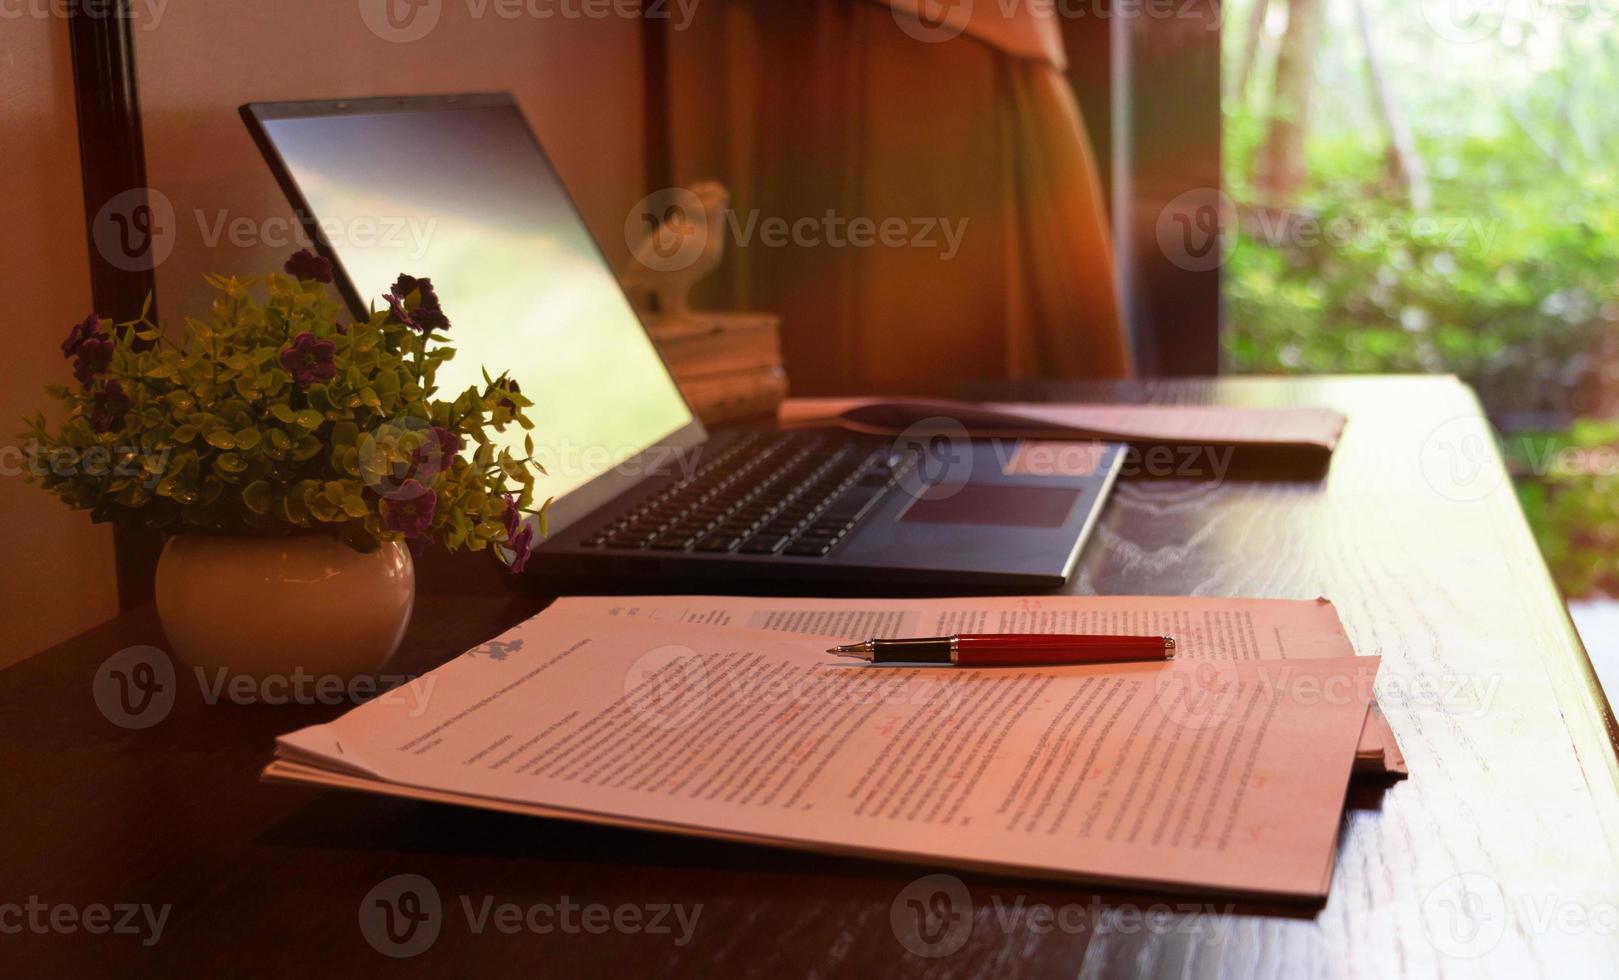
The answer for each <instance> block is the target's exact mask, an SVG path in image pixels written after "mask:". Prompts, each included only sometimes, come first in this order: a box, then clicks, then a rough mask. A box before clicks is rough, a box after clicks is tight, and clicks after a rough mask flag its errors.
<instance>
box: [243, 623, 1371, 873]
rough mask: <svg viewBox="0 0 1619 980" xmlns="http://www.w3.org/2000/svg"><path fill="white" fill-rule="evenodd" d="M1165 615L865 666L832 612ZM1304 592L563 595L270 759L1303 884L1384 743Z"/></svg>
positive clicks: (861, 629)
mask: <svg viewBox="0 0 1619 980" xmlns="http://www.w3.org/2000/svg"><path fill="white" fill-rule="evenodd" d="M1018 631H1046V632H1112V633H1139V634H1158V633H1169V634H1172V635H1174V636H1175V637H1176V639H1177V642H1178V645H1179V652H1180V656H1179V658H1178V659H1177V660H1175V661H1172V662H1168V663H1137V664H1116V665H1099V666H1074V667H1055V668H1002V669H993V670H983V669H980V670H969V669H956V668H947V667H945V668H892V667H873V666H870V665H863V664H850V663H848V662H847V661H837V660H835V659H834V658H831V657H829V656H828V655H827V654H826V652H825V647H826V646H827V638H828V637H832V638H837V639H839V640H850V639H863V638H866V637H869V636H882V635H902V634H903V635H929V634H945V633H952V632H1018ZM1377 665H1378V661H1377V659H1376V658H1370V657H1355V656H1354V655H1353V651H1352V650H1350V649H1349V646H1348V642H1347V640H1346V639H1345V638H1344V635H1343V630H1342V628H1341V626H1340V625H1339V624H1338V620H1337V616H1336V614H1335V613H1334V612H1333V611H1332V607H1331V606H1330V604H1327V603H1325V602H1279V601H1263V600H1225V599H1141V598H1129V599H1126V598H1052V597H1041V598H1028V599H951V600H918V601H894V600H872V601H843V600H821V599H790V600H789V599H737V598H714V597H702V598H698V597H669V598H634V599H625V598H582V599H566V600H561V601H559V602H558V603H557V604H556V605H555V606H553V607H552V609H550V610H548V611H547V612H545V613H543V614H541V615H540V616H537V617H535V618H534V619H532V620H530V621H528V622H527V623H524V624H523V625H521V626H519V627H517V628H516V629H513V630H511V631H509V632H508V633H506V634H504V635H503V636H501V637H498V638H497V639H495V640H493V641H491V642H490V643H487V644H484V645H483V646H481V647H478V648H477V649H474V650H472V651H469V652H468V653H466V654H464V655H463V656H461V657H459V658H457V659H455V660H454V661H451V662H450V663H448V664H446V665H445V666H444V667H441V668H440V669H438V670H436V671H434V672H432V673H431V674H428V675H425V676H424V677H421V678H418V679H416V680H415V681H413V682H412V683H411V684H410V685H409V686H408V687H407V688H406V689H402V690H400V691H395V692H393V693H391V694H390V695H388V696H385V697H383V698H379V699H378V700H376V701H373V702H371V703H369V704H366V705H363V706H361V707H359V708H357V709H355V710H354V711H351V712H349V713H348V714H347V715H345V716H344V717H342V718H340V719H338V720H337V721H335V722H333V723H331V724H327V725H319V726H315V727H312V728H307V729H304V730H302V731H299V732H295V733H293V734H291V735H288V736H285V737H284V738H282V739H281V740H280V741H279V743H278V746H277V759H276V761H275V762H273V763H272V764H271V765H270V767H269V768H268V769H267V770H266V776H267V777H269V778H272V779H280V780H289V781H294V782H299V783H306V784H314V785H322V786H334V787H347V788H354V789H363V790H368V791H372V792H379V793H388V794H393V795H400V796H407V797H414V798H420V799H429V800H439V801H447V802H456V803H462V804H466V805H470V806H480V807H488V808H492V809H499V810H508V811H515V812H522V813H531V814H535V815H540V816H548V817H559V818H567V819H576V820H585V821H592V822H599V823H606V824H613V825H620V826H630V827H638V828H646V829H654V830H664V831H670V832H675V833H683V834H695V835H701V836H711V837H719V838H724V839H731V840H740V841H748V842H754V843H762V844H773V845H780V846H788V847H797V848H805V849H810V850H818V851H826V852H835V853H848V854H859V855H867V856H874V857H884V858H892V859H902V860H908V861H916V862H924V863H929V864H948V865H953V866H963V867H975V868H984V869H990V870H995V871H1000V872H1011V873H1022V874H1033V875H1040V876H1059V877H1075V878H1082V879H1085V880H1091V881H1102V882H1114V883H1121V884H1131V885H1140V886H1149V887H1162V888H1172V889H1188V888H1191V889H1212V890H1218V891H1221V892H1226V893H1239V894H1267V895H1279V896H1290V897H1299V898H1319V897H1322V896H1324V895H1325V894H1326V889H1327V885H1328V882H1329V881H1330V876H1331V870H1332V860H1333V856H1334V853H1335V846H1336V839H1337V835H1338V827H1339V823H1340V818H1341V812H1342V807H1343V801H1344V795H1345V792H1346V788H1347V784H1348V781H1349V776H1350V771H1351V768H1352V766H1354V765H1355V764H1356V761H1357V759H1358V758H1364V759H1371V758H1373V753H1374V752H1375V753H1376V757H1377V758H1379V759H1381V760H1383V765H1384V766H1386V767H1389V768H1394V767H1395V765H1396V764H1397V763H1398V762H1399V760H1398V750H1397V749H1396V748H1395V747H1394V743H1393V737H1392V733H1391V732H1389V731H1388V728H1387V725H1386V723H1384V722H1382V720H1381V715H1380V714H1373V713H1370V711H1369V709H1370V708H1371V706H1372V699H1371V689H1372V682H1373V679H1374V678H1375V675H1376V670H1377Z"/></svg>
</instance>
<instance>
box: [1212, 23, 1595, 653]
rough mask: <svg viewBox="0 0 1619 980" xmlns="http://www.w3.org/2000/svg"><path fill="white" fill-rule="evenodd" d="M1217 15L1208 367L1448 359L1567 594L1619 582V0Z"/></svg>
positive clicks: (1289, 369) (1442, 366)
mask: <svg viewBox="0 0 1619 980" xmlns="http://www.w3.org/2000/svg"><path fill="white" fill-rule="evenodd" d="M1224 21H1225V31H1224V35H1223V38H1222V47H1223V51H1222V75H1223V88H1224V93H1223V94H1224V113H1223V115H1224V123H1225V133H1224V140H1225V142H1224V149H1225V154H1224V159H1223V167H1224V186H1225V190H1226V193H1227V194H1228V195H1229V197H1230V202H1229V203H1228V207H1230V208H1232V209H1233V210H1234V218H1235V221H1234V226H1235V228H1236V229H1237V233H1236V234H1235V235H1234V236H1233V240H1232V241H1231V242H1230V243H1228V246H1227V247H1228V248H1229V249H1230V254H1229V258H1228V261H1227V264H1226V266H1225V269H1224V272H1225V276H1224V280H1223V284H1222V289H1223V293H1224V300H1225V304H1226V308H1225V317H1224V321H1223V322H1224V328H1223V332H1222V348H1223V357H1224V363H1225V366H1226V369H1227V370H1229V371H1230V372H1233V373H1239V374H1243V373H1258V374H1277V373H1298V374H1305V373H1311V374H1314V373H1341V372H1423V373H1433V372H1441V373H1453V374H1456V375H1458V376H1459V377H1461V378H1462V379H1463V380H1464V381H1466V382H1467V383H1468V384H1470V385H1472V386H1473V387H1474V389H1475V390H1476V391H1477V392H1478V395H1479V397H1480V399H1481V400H1482V401H1483V402H1484V405H1485V408H1486V410H1487V412H1488V414H1489V416H1490V419H1491V421H1492V422H1493V423H1494V425H1495V426H1496V429H1497V431H1498V434H1499V436H1500V439H1501V451H1502V452H1503V453H1504V454H1505V456H1506V458H1507V459H1508V460H1509V462H1510V464H1511V469H1512V472H1513V474H1514V476H1515V479H1516V480H1517V484H1518V493H1519V496H1520V499H1521V500H1522V502H1523V505H1524V509H1525V511H1526V512H1527V514H1528V516H1529V520H1530V522H1531V524H1532V526H1533V527H1534V529H1535V533H1536V535H1537V537H1538V538H1539V540H1540V544H1541V548H1542V550H1543V551H1544V552H1545V555H1546V558H1547V561H1548V562H1549V564H1550V565H1551V568H1552V572H1553V574H1554V576H1555V577H1556V579H1557V582H1558V584H1559V585H1560V586H1561V587H1562V589H1563V590H1564V592H1565V594H1566V595H1567V596H1568V597H1569V598H1570V599H1576V600H1578V599H1592V598H1597V597H1602V596H1612V595H1619V478H1616V474H1619V349H1616V341H1619V337H1616V333H1619V195H1616V193H1615V191H1616V189H1619V188H1616V186H1615V184H1616V175H1615V170H1614V164H1613V161H1614V159H1615V157H1616V154H1619V100H1615V99H1614V97H1613V92H1614V91H1615V88H1616V83H1619V31H1616V29H1615V28H1616V27H1619V16H1616V8H1614V7H1613V5H1603V4H1591V5H1555V4H1545V3H1535V2H1522V3H1519V2H1516V0H1513V2H1496V3H1478V4H1468V3H1458V4H1448V3H1447V4H1439V3H1432V2H1427V0H1422V2H1412V0H1231V2H1230V3H1229V4H1228V6H1227V8H1226V11H1225V16H1224ZM1576 612H1577V614H1578V613H1580V612H1582V610H1580V609H1579V607H1578V606H1576ZM1584 612H1586V613H1587V614H1589V613H1590V611H1589V610H1585V611H1584ZM1582 625H1583V623H1582ZM1582 632H1584V633H1586V634H1587V639H1588V640H1589V639H1590V632H1591V631H1590V630H1588V629H1582Z"/></svg>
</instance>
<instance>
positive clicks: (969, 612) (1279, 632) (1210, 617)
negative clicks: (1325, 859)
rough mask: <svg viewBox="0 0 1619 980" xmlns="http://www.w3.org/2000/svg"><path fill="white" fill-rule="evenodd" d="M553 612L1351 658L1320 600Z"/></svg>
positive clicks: (835, 604)
mask: <svg viewBox="0 0 1619 980" xmlns="http://www.w3.org/2000/svg"><path fill="white" fill-rule="evenodd" d="M552 608H553V609H555V610H556V611H558V612H566V613H583V614H592V615H607V616H628V617H639V618H645V619H654V620H659V621H665V622H670V621H672V622H682V623H703V624H706V625H711V626H736V627H747V628H753V629H767V630H780V631H782V632H787V633H808V634H813V635H816V636H825V637H829V638H835V639H837V640H840V641H853V640H864V639H869V638H871V637H884V636H943V635H947V634H950V633H1122V634H1142V635H1151V634H1167V635H1170V636H1173V637H1175V641H1176V649H1177V655H1178V656H1180V657H1182V658H1184V659H1189V660H1196V659H1204V658H1208V659H1221V660H1287V659H1293V660H1297V659H1309V658H1319V657H1353V656H1355V649H1354V647H1353V646H1352V645H1351V644H1350V642H1349V636H1348V634H1346V633H1345V632H1344V628H1343V623H1342V622H1340V621H1339V619H1338V611H1337V610H1336V609H1335V608H1333V605H1332V603H1331V602H1328V601H1327V600H1326V599H1308V600H1300V599H1232V598H1222V597H1210V596H1173V597H1157V596H1023V597H1017V596H982V597H975V598H963V599H805V598H749V597H743V596H569V597H565V598H562V599H558V600H557V601H556V604H555V605H554V606H552ZM1359 755H1360V756H1361V758H1362V759H1363V760H1364V761H1365V762H1366V763H1368V764H1369V765H1370V768H1372V769H1374V770H1380V771H1384V772H1390V773H1394V774H1400V775H1403V774H1405V773H1406V767H1405V759H1404V757H1403V756H1402V755H1400V752H1399V746H1398V743H1397V742H1396V741H1395V738H1394V731H1393V729H1392V728H1390V727H1389V723H1388V719H1387V718H1385V717H1384V716H1383V713H1382V711H1379V710H1374V711H1372V712H1371V713H1370V714H1369V715H1368V717H1367V722H1366V731H1365V733H1364V734H1363V736H1362V739H1361V751H1360V753H1359Z"/></svg>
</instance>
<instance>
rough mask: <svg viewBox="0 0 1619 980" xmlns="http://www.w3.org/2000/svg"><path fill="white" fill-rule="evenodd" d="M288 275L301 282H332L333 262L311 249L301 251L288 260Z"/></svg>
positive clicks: (286, 267)
mask: <svg viewBox="0 0 1619 980" xmlns="http://www.w3.org/2000/svg"><path fill="white" fill-rule="evenodd" d="M285 269H286V271H287V275H289V276H291V277H292V278H294V279H297V280H299V281H301V282H331V281H332V260H331V259H328V258H327V257H326V256H324V255H316V254H315V253H314V252H311V251H310V250H309V249H307V248H304V249H299V250H298V251H297V252H295V253H293V256H292V258H290V259H288V260H287V264H286V266H285Z"/></svg>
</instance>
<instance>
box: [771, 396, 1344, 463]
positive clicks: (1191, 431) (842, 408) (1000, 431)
mask: <svg viewBox="0 0 1619 980" xmlns="http://www.w3.org/2000/svg"><path fill="white" fill-rule="evenodd" d="M778 417H779V418H780V420H781V422H782V424H783V425H788V426H795V425H807V424H816V423H819V424H828V423H830V424H840V425H844V426H846V427H848V428H854V429H858V430H861V431H866V432H873V433H877V434H880V435H896V434H898V433H900V432H902V431H904V430H905V429H906V428H908V427H909V426H911V425H914V424H917V423H921V422H923V421H925V420H928V419H930V418H944V419H949V420H954V421H957V422H959V424H960V425H961V426H962V428H964V429H965V430H966V431H967V432H968V434H970V435H980V436H997V435H998V436H1019V437H1027V438H1047V439H1052V438H1063V439H1106V440H1108V441H1111V442H1133V443H1183V444H1193V445H1221V446H1224V445H1230V446H1255V447H1258V446H1269V447H1277V448H1284V449H1285V448H1294V449H1302V450H1313V451H1317V452H1323V453H1330V452H1331V451H1332V450H1333V449H1334V448H1336V447H1337V445H1338V437H1339V436H1340V435H1341V434H1342V433H1343V428H1344V423H1345V418H1344V416H1343V414H1342V413H1340V412H1335V411H1333V410H1332V409H1328V408H1314V407H1291V408H1250V407H1242V406H1230V405H1117V404H1077V403H1069V404H1063V403H1033V402H982V403H977V402H954V401H947V400H932V399H894V398H792V399H788V400H787V401H786V402H783V403H782V406H781V409H780V411H779V414H778Z"/></svg>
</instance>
